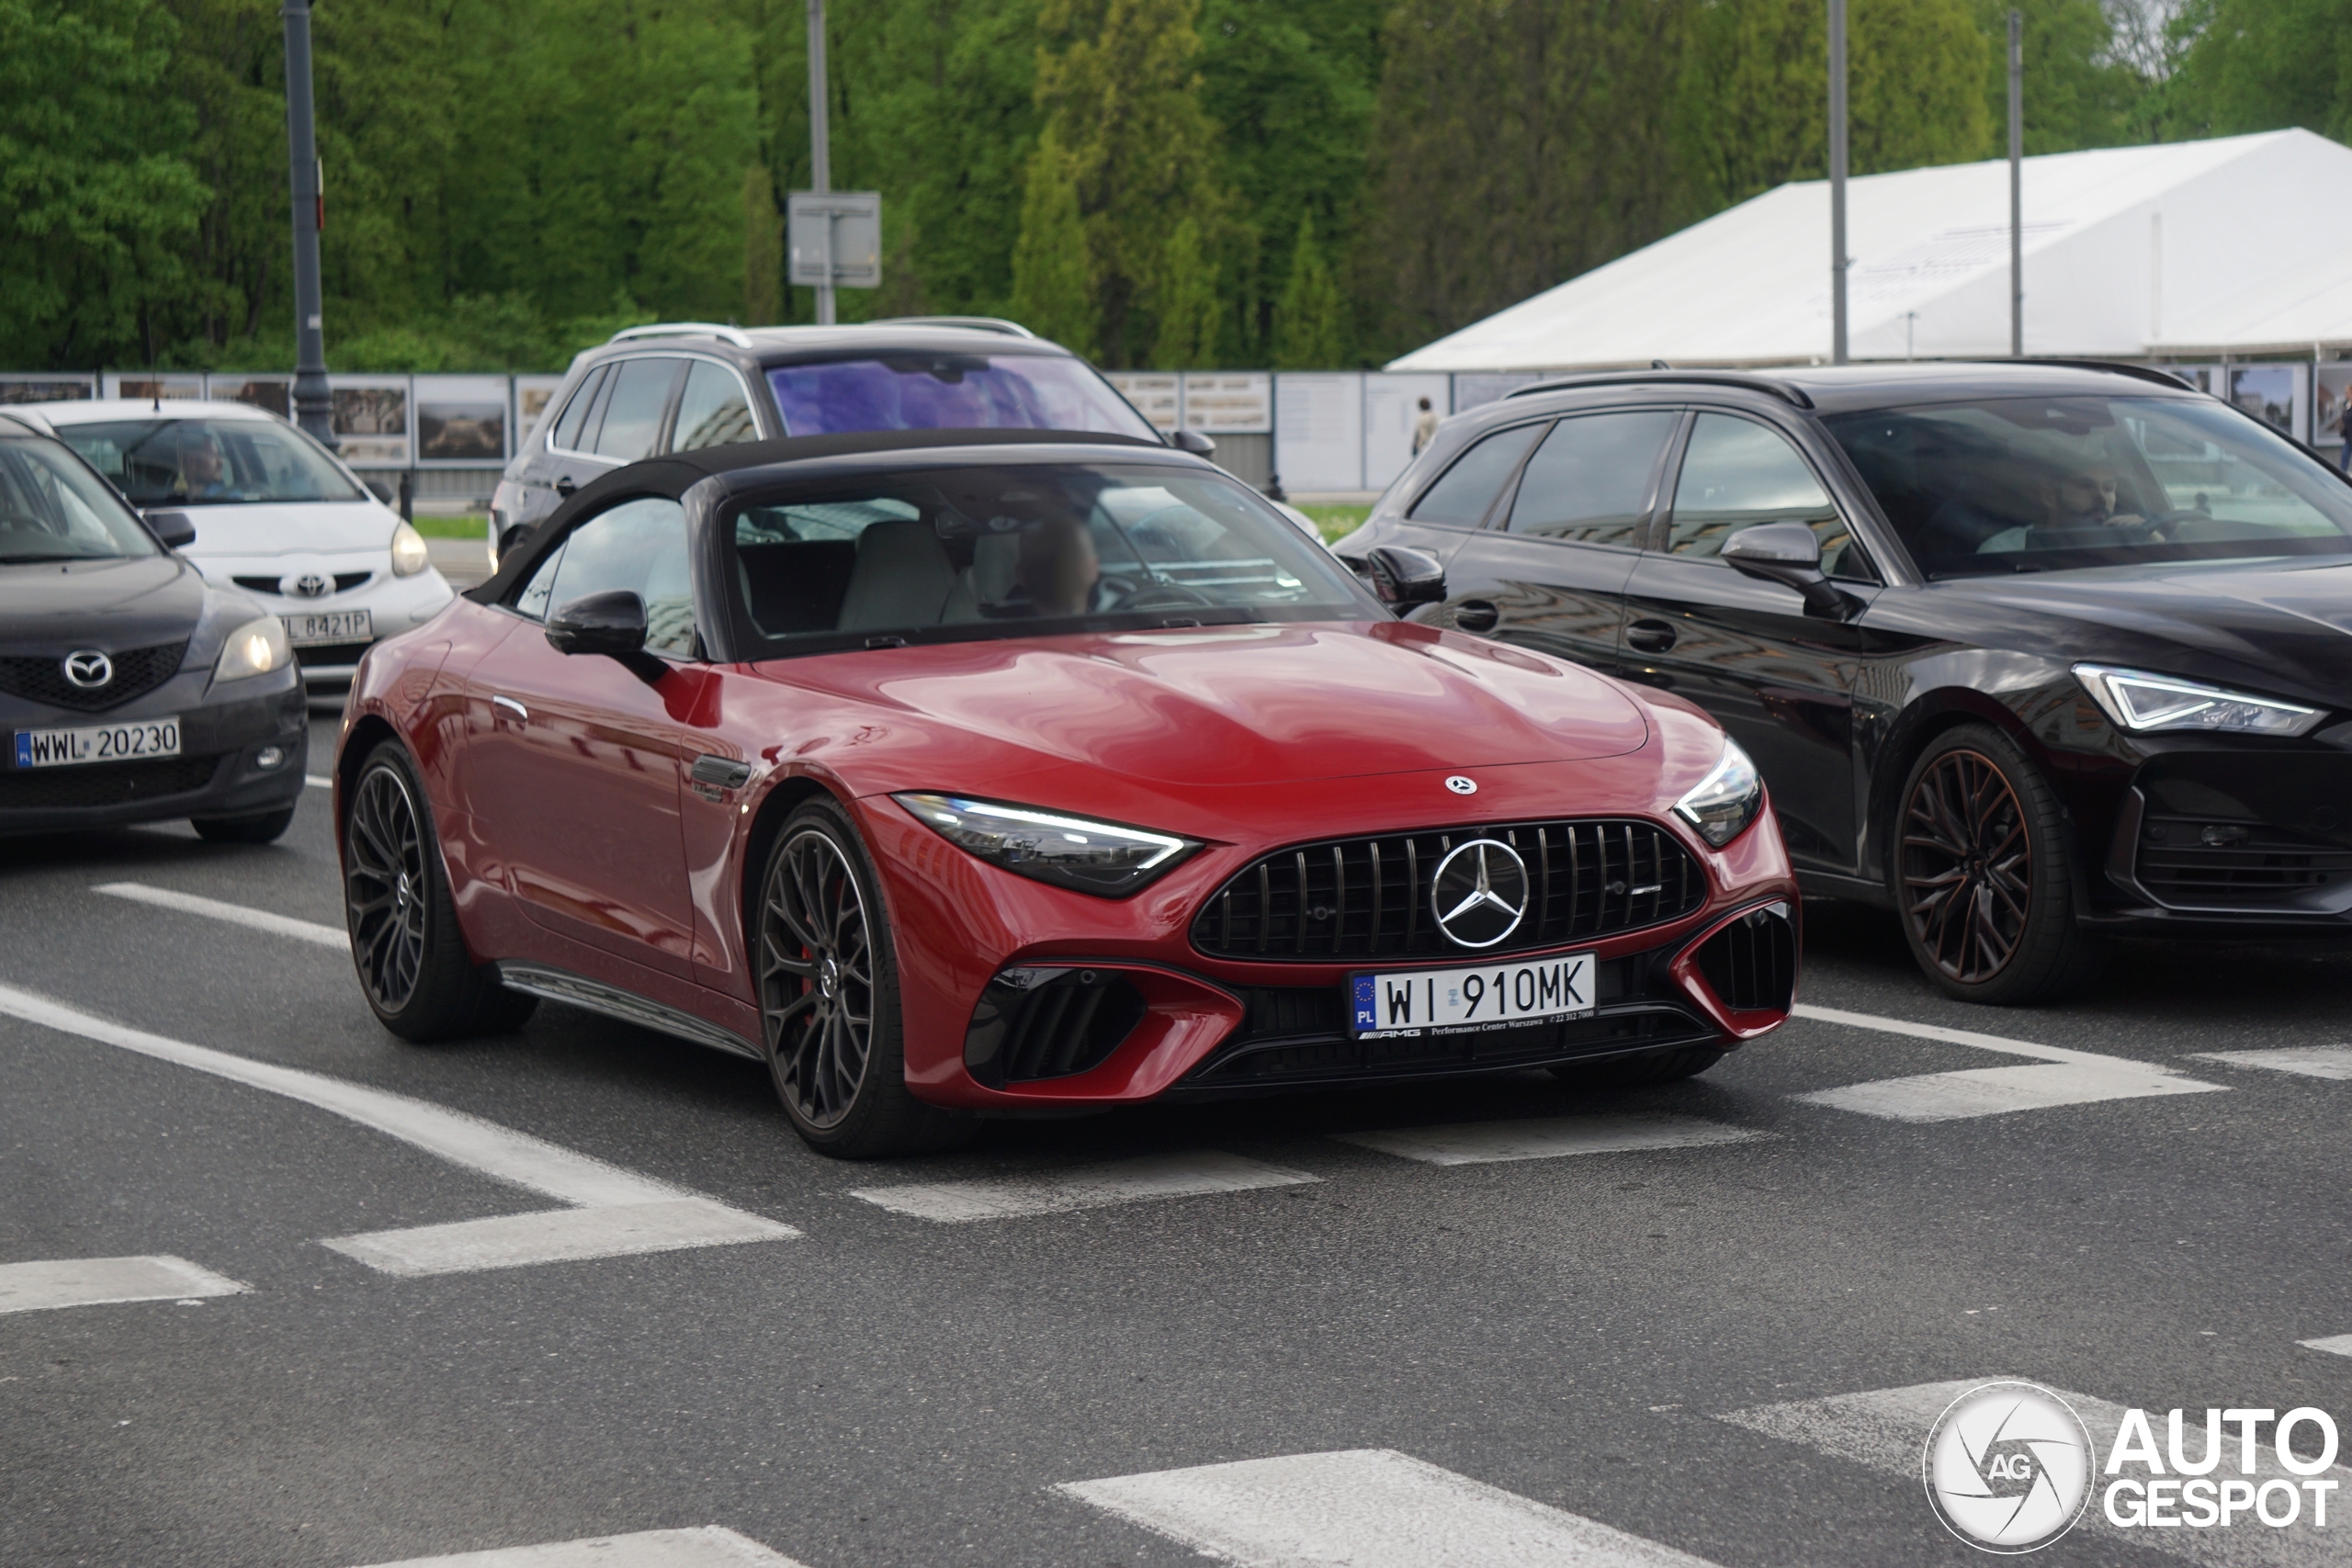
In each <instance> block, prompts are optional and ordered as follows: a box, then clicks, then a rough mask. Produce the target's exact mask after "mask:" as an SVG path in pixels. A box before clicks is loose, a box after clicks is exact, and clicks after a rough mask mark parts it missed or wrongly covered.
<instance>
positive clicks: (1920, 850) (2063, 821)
mask: <svg viewBox="0 0 2352 1568" xmlns="http://www.w3.org/2000/svg"><path fill="white" fill-rule="evenodd" d="M1887 836H1888V839H1889V840H1890V841H1891V842H1892V843H1893V844H1894V854H1893V856H1892V864H1891V865H1890V866H1889V868H1888V872H1887V880H1888V884H1889V886H1890V888H1891V890H1892V892H1893V893H1894V900H1895V908H1896V910H1897V912H1898V915H1899V918H1900V919H1902V921H1903V934H1904V939H1905V941H1906V942H1909V943H1910V946H1911V956H1912V957H1913V958H1914V959H1916V960H1917V962H1918V964H1919V968H1920V970H1921V972H1922V973H1924V974H1925V975H1926V976H1928V979H1929V980H1930V981H1931V982H1933V983H1934V985H1935V986H1936V987H1937V988H1938V989H1939V990H1940V991H1942V992H1943V993H1944V994H1945V995H1946V996H1950V997H1957V998H1960V999H1961V1000H1962V1001H1967V1002H1979V1003H1983V1004H1985V1005H1986V1006H1989V1007H2019V1006H2023V1005H2026V1004H2028V1003H2032V1002H2046V1001H2052V1000H2055V999H2056V998H2060V997H2064V996H2065V995H2067V994H2069V993H2070V992H2073V991H2075V990H2078V989H2080V988H2082V987H2085V986H2086V985H2088V984H2089V983H2090V982H2091V981H2092V980H2093V979H2095V978H2097V977H2098V970H2099V967H2100V965H2101V964H2103V963H2104V961H2105V958H2106V950H2105V946H2104V944H2103V943H2101V942H2099V940H2098V938H2097V937H2095V936H2094V935H2092V934H2091V933H2090V932H2088V931H2084V930H2083V929H2082V927H2081V926H2080V925H2079V924H2078V923H2077V922H2076V920H2075V885H2076V883H2077V882H2078V881H2079V880H2080V862H2079V860H2078V856H2077V851H2076V848H2075V832H2074V823H2073V821H2072V819H2071V818H2068V817H2067V815H2066V808H2065V807H2064V805H2063V804H2062V803H2061V802H2060V801H2059V799H2058V795H2057V792H2056V791H2055V790H2052V788H2051V787H2050V783H2049V781H2048V780H2047V779H2045V778H2043V777H2042V776H2041V770H2040V769H2039V768H2037V767H2035V766H2034V765H2033V763H2032V762H2031V761H2029V760H2028V759H2027V757H2026V756H2025V754H2024V753H2023V752H2022V751H2020V750H2018V748H2017V745H2016V743H2015V742H2014V741H2012V740H2010V739H2009V738H2008V737H2007V736H2006V735H2004V734H2002V733H2001V732H2000V731H1999V730H1997V729H1995V728H1993V727H1992V726H1990V725H1985V724H1966V725H1962V726H1961V727H1959V728H1956V729H1948V730H1946V731H1944V733H1942V734H1941V735H1939V736H1937V737H1936V738H1935V739H1933V740H1931V741H1929V742H1928V747H1927V750H1924V751H1922V752H1920V753H1919V756H1918V760H1917V761H1914V762H1913V763H1912V764H1911V772H1910V774H1909V776H1908V777H1907V778H1905V780H1904V784H1903V794H1902V795H1901V796H1900V797H1898V799H1897V801H1896V803H1895V817H1894V827H1893V830H1892V831H1891V832H1890V833H1889V834H1888V835H1887Z"/></svg>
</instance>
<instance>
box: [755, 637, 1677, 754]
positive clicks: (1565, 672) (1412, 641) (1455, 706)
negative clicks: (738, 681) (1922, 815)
mask: <svg viewBox="0 0 2352 1568" xmlns="http://www.w3.org/2000/svg"><path fill="white" fill-rule="evenodd" d="M760 668H761V670H762V671H763V673H767V674H769V675H771V676H772V677H773V678H775V679H776V680H779V681H782V682H788V683H790V684H793V685H797V686H802V687H812V688H816V689H820V690H824V691H828V692H830V693H831V694H835V695H837V696H840V697H842V698H845V699H848V700H850V701H852V702H854V703H856V704H858V705H860V706H865V707H869V708H878V709H882V710H897V711H898V712H900V713H903V714H905V715H906V716H909V718H910V719H912V720H916V721H918V722H917V723H916V724H915V725H914V727H913V728H915V729H916V730H917V731H918V732H919V733H918V734H916V735H912V736H905V735H900V736H891V737H888V738H887V739H886V738H884V737H881V736H876V741H877V742H878V743H881V744H883V745H885V746H886V747H887V749H888V750H892V751H896V752H899V757H900V760H901V761H902V763H903V761H904V759H905V757H906V752H905V750H903V748H904V746H905V745H906V743H908V742H910V741H911V742H913V743H914V744H915V745H918V746H920V747H922V749H923V750H924V751H926V752H927V753H928V755H929V757H930V758H931V759H932V761H931V766H932V767H933V768H934V769H937V768H938V767H939V766H940V765H941V764H942V763H943V762H945V761H949V760H951V759H954V758H956V755H957V753H958V751H959V750H960V751H963V752H965V753H967V754H969V753H971V752H973V751H974V750H976V748H974V747H973V746H971V745H970V744H969V743H970V742H972V741H979V742H983V743H985V742H991V741H992V742H995V743H997V744H999V745H1002V746H1009V747H1012V748H1017V749H1018V750H1019V751H1020V752H1023V753H1026V754H1027V755H1028V756H1029V757H1031V758H1032V759H1035V760H1041V761H1042V760H1044V759H1053V760H1057V761H1064V762H1077V763H1081V764H1085V765H1089V766H1092V767H1095V768H1100V769H1103V770H1105V771H1107V772H1110V773H1117V774H1119V775H1121V776H1124V777H1127V778H1132V779H1136V780H1148V781H1151V782H1153V783H1160V784H1191V785H1210V784H1282V783H1300V782H1305V781H1308V780H1313V779H1327V778H1341V777H1351V776H1357V775H1363V774H1374V773H1411V772H1421V771H1426V770H1442V769H1453V768H1474V767H1493V766H1498V765H1501V764H1506V763H1514V762H1544V761H1578V760H1582V759H1589V758H1596V757H1613V756H1619V755H1622V754H1623V753H1625V752H1628V751H1632V750H1637V749H1638V748H1640V747H1641V746H1642V745H1643V744H1644V743H1645V741H1646V740H1647V739H1648V738H1649V727H1648V723H1647V721H1646V719H1645V717H1644V716H1643V711H1642V709H1641V708H1640V707H1639V706H1638V705H1636V704H1635V703H1634V701H1633V700H1632V699H1631V698H1630V697H1629V696H1628V695H1627V694H1625V693H1624V692H1623V690H1622V689H1620V688H1619V687H1618V686H1617V685H1616V684H1615V683H1614V682H1611V681H1608V680H1606V679H1604V678H1602V677H1600V676H1598V675H1595V674H1593V673H1592V672H1590V671H1585V670H1580V669H1577V668H1576V667H1575V666H1573V665H1569V664H1565V663H1561V662H1559V661H1557V660H1550V659H1545V658H1543V657H1541V656H1538V655H1533V654H1529V653H1525V652H1522V651H1521V650H1520V649H1513V648H1509V647H1506V646H1504V645H1502V644H1499V643H1490V642H1484V641H1480V640H1478V639H1476V638H1472V637H1463V636H1461V635H1459V634H1456V633H1451V632H1442V631H1439V630H1437V629H1435V628H1433V627H1430V626H1419V625H1413V624H1409V623H1404V622H1384V623H1375V624H1370V625H1334V624H1329V623H1317V624H1313V625H1274V626H1211V627H1201V628H1189V629H1185V630H1182V631H1154V632H1137V633H1128V634H1101V635H1092V636H1077V637H1045V638H1035V639H1026V638H1024V639H1023V640H1021V641H1017V642H1014V641H988V642H968V643H950V644H944V645H939V644H933V645H930V646H926V647H921V648H903V649H880V650H876V651H873V652H861V653H849V654H836V655H830V656H820V657H815V658H809V659H802V660H777V661H775V662H772V663H769V664H765V665H763V666H761V667H760ZM959 739H963V740H964V742H965V743H964V744H962V745H960V746H959V745H958V740H959ZM986 749H987V748H986V747H985V746H983V747H981V748H978V749H977V750H986ZM998 760H999V761H1011V760H1012V759H1011V758H1008V757H1004V756H1002V754H1000V757H999V759H998ZM973 761H974V762H975V764H979V759H978V757H974V758H973ZM983 766H984V764H983ZM946 771H947V772H949V773H954V772H955V770H954V769H953V768H949V769H947V770H946ZM939 782H940V783H941V784H946V783H947V782H948V780H946V779H944V778H943V779H941V780H940V781H939ZM963 787H966V788H971V789H974V790H976V791H977V790H978V789H980V788H982V787H984V785H983V784H981V783H978V782H976V783H973V784H965V785H964V786H963Z"/></svg>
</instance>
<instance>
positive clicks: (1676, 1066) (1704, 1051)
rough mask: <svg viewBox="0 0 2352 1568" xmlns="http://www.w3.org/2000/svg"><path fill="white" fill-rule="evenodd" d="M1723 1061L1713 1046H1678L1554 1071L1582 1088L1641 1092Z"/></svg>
mask: <svg viewBox="0 0 2352 1568" xmlns="http://www.w3.org/2000/svg"><path fill="white" fill-rule="evenodd" d="M1723 1059H1724V1054H1723V1052H1721V1051H1720V1050H1718V1049H1716V1048H1715V1047H1714V1046H1713V1045H1675V1046H1670V1047H1668V1049H1666V1050H1663V1051H1641V1052H1636V1053H1635V1054H1634V1055H1630V1056H1611V1057H1610V1058H1608V1059H1607V1060H1605V1061H1600V1062H1561V1063H1557V1064H1555V1066H1553V1067H1552V1068H1551V1069H1550V1071H1551V1074H1552V1076H1553V1077H1555V1078H1558V1079H1560V1080H1561V1081H1563V1082H1565V1083H1572V1084H1574V1085H1576V1086H1577V1088H1578V1089H1639V1088H1641V1087H1642V1086H1644V1085H1645V1084H1660V1083H1679V1082H1681V1081H1682V1080H1683V1079H1684V1078H1695V1077H1698V1076H1699V1075H1700V1074H1701V1073H1703V1072H1705V1071H1706V1070H1707V1069H1708V1068H1709V1067H1712V1066H1714V1065H1715V1064H1716V1063H1717V1062H1720V1061H1722V1060H1723Z"/></svg>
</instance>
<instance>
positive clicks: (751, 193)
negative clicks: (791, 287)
mask: <svg viewBox="0 0 2352 1568" xmlns="http://www.w3.org/2000/svg"><path fill="white" fill-rule="evenodd" d="M783 316H784V219H783V217H782V215H781V214H779V213H778V212H777V211H776V209H775V181H774V180H773V179H771V178H770V177H769V176H768V170H767V165H766V164H752V166H751V167H750V168H748V169H746V170H744V171H743V324H744V325H745V326H747V327H764V326H770V325H773V324H774V323H775V322H776V321H780V320H782V319H783Z"/></svg>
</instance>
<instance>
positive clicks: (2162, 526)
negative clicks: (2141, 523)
mask: <svg viewBox="0 0 2352 1568" xmlns="http://www.w3.org/2000/svg"><path fill="white" fill-rule="evenodd" d="M2211 521H2213V514H2212V513H2210V512H2199V511H2198V510H2197V509H2196V508H2195V507H2182V508H2180V509H2178V510H2177V511H2173V512H2159V513H2156V514H2155V515H2154V517H2151V518H2149V519H2148V537H2149V538H2151V539H2165V540H2169V539H2170V538H2171V537H2172V527H2173V525H2174V524H2176V523H2211Z"/></svg>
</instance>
